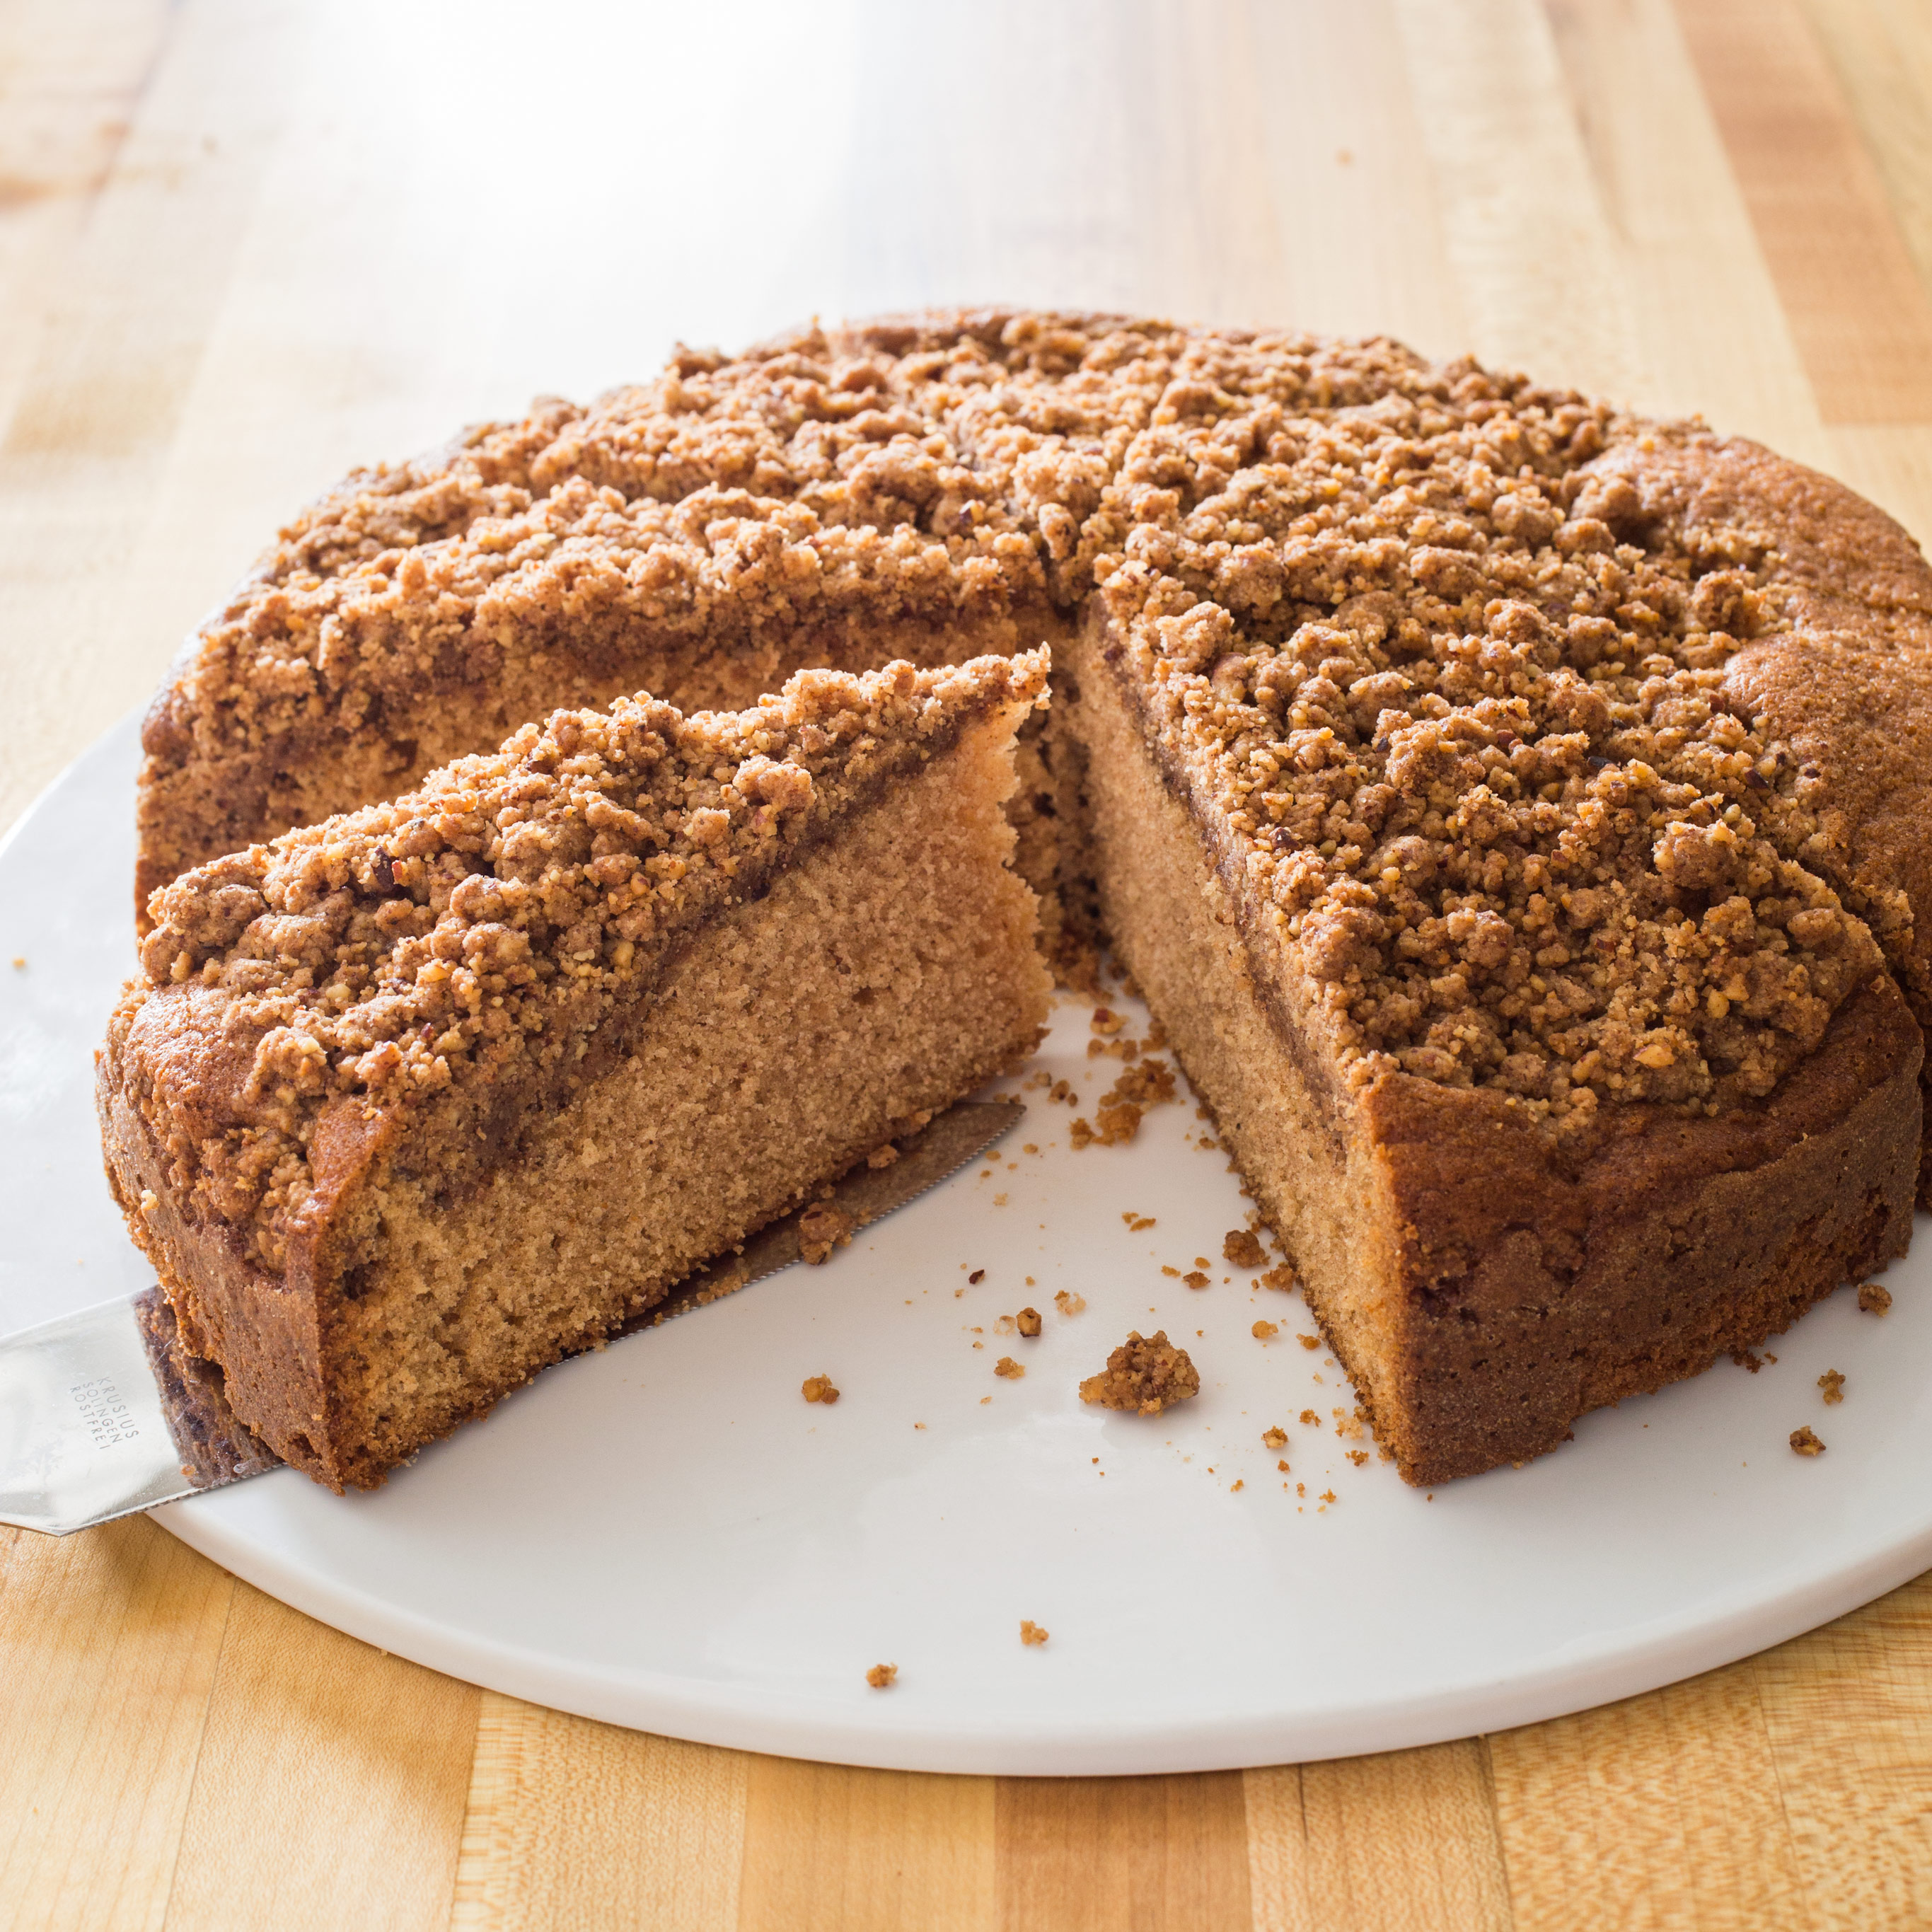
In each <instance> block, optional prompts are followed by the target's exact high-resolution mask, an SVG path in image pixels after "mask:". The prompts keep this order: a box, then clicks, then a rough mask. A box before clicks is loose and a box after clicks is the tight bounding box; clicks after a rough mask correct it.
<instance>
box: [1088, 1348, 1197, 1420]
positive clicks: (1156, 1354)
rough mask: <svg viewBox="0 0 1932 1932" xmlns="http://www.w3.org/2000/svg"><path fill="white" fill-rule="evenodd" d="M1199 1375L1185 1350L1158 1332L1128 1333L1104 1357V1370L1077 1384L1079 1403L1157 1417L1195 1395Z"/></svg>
mask: <svg viewBox="0 0 1932 1932" xmlns="http://www.w3.org/2000/svg"><path fill="white" fill-rule="evenodd" d="M1200 1390H1201V1376H1200V1373H1199V1370H1196V1367H1195V1366H1194V1364H1193V1362H1192V1361H1190V1360H1189V1358H1188V1354H1187V1350H1186V1349H1177V1348H1176V1347H1175V1346H1174V1344H1173V1343H1172V1342H1170V1341H1169V1340H1168V1339H1167V1331H1166V1329H1164V1328H1163V1329H1159V1330H1157V1331H1155V1333H1154V1334H1152V1335H1151V1336H1150V1335H1143V1334H1142V1333H1141V1332H1140V1331H1139V1329H1137V1328H1136V1329H1132V1330H1130V1331H1129V1332H1128V1335H1127V1340H1125V1341H1124V1342H1123V1343H1121V1346H1119V1347H1118V1349H1115V1351H1114V1352H1113V1353H1112V1355H1109V1357H1108V1358H1107V1366H1106V1368H1105V1369H1104V1370H1103V1371H1102V1372H1101V1373H1100V1374H1099V1375H1097V1376H1088V1378H1087V1379H1086V1380H1085V1382H1082V1384H1081V1385H1080V1400H1082V1402H1089V1403H1097V1404H1099V1405H1100V1406H1101V1407H1102V1408H1103V1409H1131V1410H1133V1411H1134V1412H1136V1413H1138V1414H1139V1415H1160V1412H1161V1411H1162V1410H1163V1409H1169V1408H1172V1406H1173V1405H1174V1404H1175V1403H1178V1402H1185V1401H1186V1400H1187V1399H1188V1397H1190V1396H1193V1395H1198V1394H1199V1393H1200Z"/></svg>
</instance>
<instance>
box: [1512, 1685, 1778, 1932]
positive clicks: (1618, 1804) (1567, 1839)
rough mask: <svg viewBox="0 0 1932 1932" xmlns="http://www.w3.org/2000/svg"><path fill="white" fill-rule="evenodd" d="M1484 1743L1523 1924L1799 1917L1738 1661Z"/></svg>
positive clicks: (1764, 1754)
mask: <svg viewBox="0 0 1932 1932" xmlns="http://www.w3.org/2000/svg"><path fill="white" fill-rule="evenodd" d="M1489 1750H1490V1764H1491V1766H1492V1772H1493V1781H1494V1784H1495V1790H1496V1816H1497V1820H1498V1826H1499V1831H1500V1832H1501V1835H1502V1846H1503V1852H1504V1858H1505V1862H1506V1864H1507V1865H1508V1871H1509V1876H1510V1888H1511V1899H1512V1903H1513V1905H1514V1915H1515V1920H1516V1924H1517V1926H1518V1927H1520V1928H1521V1932H1568V1928H1571V1927H1575V1928H1577V1932H1585V1928H1595V1927H1600V1926H1605V1925H1615V1926H1620V1927H1631V1928H1638V1927H1643V1928H1652V1927H1656V1928H1663V1927H1672V1926H1680V1925H1695V1926H1698V1927H1714V1928H1715V1927H1739V1928H1740V1932H1743V1928H1748V1927H1764V1928H1766V1932H1785V1928H1792V1932H1799V1929H1800V1928H1802V1927H1806V1926H1808V1925H1809V1924H1811V1923H1812V1920H1811V1916H1810V1908H1809V1904H1808V1899H1807V1897H1806V1894H1805V1887H1804V1886H1803V1885H1802V1883H1801V1882H1800V1878H1799V1869H1798V1864H1797V1860H1796V1855H1795V1852H1794V1850H1793V1846H1792V1843H1791V1841H1790V1834H1789V1832H1788V1831H1787V1828H1786V1821H1785V1817H1784V1811H1783V1809H1782V1808H1781V1805H1780V1804H1779V1802H1778V1781H1777V1778H1776V1775H1775V1772H1774V1770H1773V1768H1772V1757H1771V1745H1770V1739H1769V1733H1768V1732H1767V1730H1766V1724H1765V1719H1764V1714H1763V1710H1762V1709H1761V1708H1760V1700H1759V1697H1758V1695H1757V1686H1756V1684H1755V1682H1754V1679H1753V1677H1752V1675H1751V1666H1750V1665H1749V1664H1748V1663H1747V1664H1736V1665H1733V1666H1732V1667H1730V1669H1728V1670H1718V1671H1713V1672H1711V1673H1708V1674H1707V1675H1706V1676H1702V1677H1698V1678H1694V1679H1691V1681H1690V1682H1688V1683H1684V1684H1677V1685H1671V1686H1670V1688H1667V1689H1666V1690H1663V1691H1655V1692H1652V1693H1651V1694H1649V1695H1648V1696H1646V1697H1633V1698H1628V1699H1626V1700H1625V1701H1624V1702H1623V1703H1618V1704H1610V1705H1606V1706H1603V1707H1601V1709H1597V1710H1595V1711H1586V1712H1580V1713H1579V1714H1578V1715H1576V1716H1574V1717H1570V1718H1558V1719H1556V1720H1555V1721H1553V1722H1552V1723H1550V1724H1538V1725H1533V1726H1531V1727H1529V1728H1527V1729H1526V1730H1515V1731H1506V1732H1502V1733H1499V1734H1497V1735H1496V1736H1493V1737H1492V1738H1491V1739H1490V1740H1489Z"/></svg>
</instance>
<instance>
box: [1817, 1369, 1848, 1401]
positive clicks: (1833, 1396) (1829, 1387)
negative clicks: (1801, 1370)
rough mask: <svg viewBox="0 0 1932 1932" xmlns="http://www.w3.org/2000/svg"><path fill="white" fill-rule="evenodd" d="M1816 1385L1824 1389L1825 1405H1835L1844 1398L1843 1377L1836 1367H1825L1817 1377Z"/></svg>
mask: <svg viewBox="0 0 1932 1932" xmlns="http://www.w3.org/2000/svg"><path fill="white" fill-rule="evenodd" d="M1818 1386H1819V1388H1820V1389H1822V1390H1823V1391H1824V1394H1825V1401H1826V1405H1827V1406H1835V1405H1836V1404H1837V1403H1841V1402H1843V1400H1844V1399H1845V1379H1844V1377H1843V1376H1841V1374H1840V1373H1838V1370H1836V1369H1827V1370H1826V1371H1825V1373H1823V1375H1822V1376H1820V1377H1819V1378H1818Z"/></svg>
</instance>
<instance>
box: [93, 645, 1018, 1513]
mask: <svg viewBox="0 0 1932 1932" xmlns="http://www.w3.org/2000/svg"><path fill="white" fill-rule="evenodd" d="M1045 682H1046V655H1045V653H1044V652H1032V653H1028V654H1025V655H1019V656H1016V657H1013V658H981V659H978V660H976V661H974V662H972V663H971V664H968V665H965V666H964V667H959V668H955V669H945V670H931V669H928V670H916V669H915V668H914V667H913V666H911V665H910V664H896V665H894V666H892V667H888V668H887V669H886V670H883V671H881V672H877V673H871V674H868V675H866V676H860V677H854V676H849V675H846V674H844V673H837V672H830V671H814V672H806V673H800V674H799V676H796V677H794V678H793V679H792V680H791V681H790V682H789V683H788V684H787V685H786V687H785V688H784V691H783V693H782V694H781V695H779V696H778V697H771V698H767V699H766V700H763V701H762V702H761V703H760V704H758V705H757V706H756V707H754V708H753V709H749V710H746V711H744V712H738V713H721V712H708V713H700V714H698V715H694V716H688V717H687V716H685V715H683V714H682V713H681V712H679V711H677V710H676V709H673V707H672V706H669V705H667V704H664V703H660V702H658V701H656V700H652V699H650V698H648V697H640V698H637V699H626V700H622V701H620V702H619V703H616V705H614V706H612V707H611V708H610V711H609V712H608V713H607V714H606V713H604V712H595V711H580V712H559V713H557V714H556V715H554V716H553V717H552V718H550V720H549V721H548V722H547V724H543V725H541V726H538V725H529V726H526V727H524V728H523V730H521V731H520V732H519V733H517V735H516V736H514V738H512V739H511V740H510V741H509V742H508V744H507V745H505V747H504V748H503V749H502V751H499V752H498V753H496V754H493V755H491V756H486V757H467V758H463V759H460V760H457V761H456V762H455V763H452V765H450V766H449V767H447V768H446V769H443V770H442V771H439V772H434V773H432V774H431V776H430V777H429V778H428V780H427V781H425V783H424V784H422V787H421V788H420V789H419V790H416V791H415V792H413V793H410V794H408V795H407V796H404V797H402V798H400V799H396V800H395V801H393V802H390V803H389V804H386V805H374V806H371V807H368V808H365V809H363V810H361V811H356V812H354V813H351V814H347V815H346V816H344V817H338V818H335V819H332V820H329V821H328V822H326V823H323V824H322V825H319V826H313V827H310V828H308V829H303V830H299V831H296V832H290V833H289V834H287V835H285V836H284V837H282V838H280V839H278V840H277V841H275V842H274V843H273V844H269V845H258V846H255V847H251V849H250V850H248V851H246V852H244V853H240V854H238V855H236V856H231V857H229V858H226V859H220V860H219V861H217V862H214V863H213V864H211V865H204V866H202V867H201V868H199V869H197V870H195V871H190V872H189V873H187V874H184V875H183V876H182V877H180V878H179V879H178V880H176V881H175V883H173V885H172V886H170V887H169V888H168V889H167V890H166V892H165V893H164V894H163V895H162V896H161V897H160V898H159V899H157V901H156V904H155V910H156V919H155V923H154V929H153V930H152V931H151V933H150V934H149V935H148V938H147V940H146V941H145V945H144V947H143V949H142V965H143V969H144V974H143V977H141V978H140V979H138V980H136V981H134V982H133V983H130V986H129V988H128V989H127V992H126V994H125V995H124V998H123V1000H122V1001H121V1004H120V1006H119V1007H118V1010H117V1011H116V1013H115V1016H114V1019H113V1024H112V1027H111V1028H110V1034H109V1037H108V1041H107V1047H106V1049H105V1050H104V1052H103V1054H102V1055H101V1063H100V1071H99V1082H98V1088H99V1100H100V1109H101V1120H102V1128H103V1137H104V1148H105V1150H106V1154H107V1169H108V1175H109V1178H110V1182H111V1184H112V1185H113V1189H114V1192H115V1196H116V1198H117V1199H118V1201H119V1202H120V1204H121V1208H122V1209H123V1211H124V1213H125V1214H126V1215H127V1220H128V1223H129V1226H130V1229H132V1231H133V1235H134V1238H135V1239H136V1241H137V1242H138V1243H139V1244H140V1246H141V1247H142V1249H143V1250H144V1251H145V1253H147V1254H148V1256H149V1257H150V1258H151V1260H152V1261H153V1262H154V1265H155V1267H156V1268H157V1271H159V1273H160V1278H161V1281H162V1284H163V1286H164V1288H165V1289H166V1291H167V1294H168V1296H169V1301H171V1303H172V1305H173V1307H174V1309H175V1313H176V1315H177V1316H178V1319H179V1322H180V1324H181V1329H182V1332H183V1334H184V1338H185V1340H186V1341H187V1346H189V1348H190V1349H191V1350H193V1352H195V1353H196V1354H197V1355H202V1356H204V1357H205V1358H208V1360H210V1361H213V1362H214V1363H216V1364H219V1365H220V1368H221V1369H222V1370H223V1373H224V1376H225V1379H226V1396H227V1398H228V1400H229V1403H230V1404H231V1406H233V1409H234V1410H235V1412H236V1414H237V1415H239V1416H240V1417H241V1418H242V1420H243V1421H245V1422H246V1423H247V1424H248V1425H249V1427H251V1428H252V1429H254V1430H255V1431H256V1432H257V1433H258V1434H259V1435H260V1436H262V1437H263V1439H265V1440H266V1442H268V1443H269V1445H271V1446H272V1448H274V1449H275V1451H276V1452H277V1453H278V1454H280V1455H281V1456H282V1457H284V1458H285V1459H287V1460H288V1461H290V1462H291V1463H294V1464H296V1466H298V1467H299V1468H301V1469H305V1471H307V1472H308V1473H309V1474H310V1475H311V1476H314V1477H315V1478H317V1479H318V1480H320V1481H323V1482H325V1483H327V1484H331V1485H332V1486H333V1487H337V1488H338V1489H339V1488H341V1487H343V1486H344V1485H345V1484H353V1485H356V1486H359V1487H361V1486H368V1485H370V1484H374V1483H376V1482H378V1481H380V1479H381V1478H382V1477H383V1474H384V1472H386V1471H387V1470H388V1469H391V1468H392V1467H393V1466H395V1464H396V1463H398V1462H400V1461H401V1460H403V1459H404V1457H407V1456H409V1455H410V1454H412V1453H413V1451H416V1449H418V1448H421V1447H422V1445H424V1444H425V1443H426V1442H430V1441H431V1440H433V1439H435V1438H436V1437H438V1436H442V1435H444V1434H446V1433H448V1432H449V1430H452V1428H454V1427H455V1426H456V1425H457V1424H459V1423H460V1422H462V1421H463V1420H464V1419H465V1418H467V1417H469V1416H471V1415H475V1414H477V1413H478V1412H481V1411H482V1410H484V1409H487V1408H488V1407H489V1406H490V1404H491V1403H493V1402H494V1401H496V1400H497V1399H498V1398H499V1397H501V1396H502V1395H503V1394H505V1393H506V1392H507V1391H509V1390H511V1389H512V1388H515V1387H517V1385H519V1384H520V1383H521V1382H524V1381H525V1380H526V1379H528V1378H529V1376H531V1375H532V1374H533V1373H535V1371H536V1370H538V1369H540V1368H541V1367H544V1365H545V1364H547V1363H550V1362H552V1361H556V1359H557V1358H559V1356H560V1355H563V1354H565V1353H566V1352H570V1351H572V1350H574V1349H580V1348H582V1347H583V1346H586V1345H589V1344H592V1343H595V1342H596V1341H598V1340H599V1339H600V1338H601V1337H604V1335H606V1334H608V1333H609V1332H610V1331H611V1330H612V1329H613V1328H616V1327H617V1326H618V1325H620V1324H621V1323H622V1322H624V1321H625V1320H626V1319H629V1318H631V1317H632V1316H635V1315H636V1314H637V1313H639V1312H640V1311H641V1310H644V1309H646V1308H647V1307H649V1306H650V1305H651V1304H652V1303H653V1302H655V1301H658V1299H660V1298H662V1296H663V1295H664V1294H665V1293H666V1292H667V1291H668V1289H670V1287H671V1286H672V1285H673V1284H674V1283H676V1281H677V1280H679V1279H680V1278H681V1277H683V1276H684V1275H685V1274H688V1272H689V1271H691V1269H692V1268H694V1267H695V1266H696V1265H698V1264H699V1263H700V1262H703V1260H705V1259H706V1258H707V1257H709V1256H712V1255H714V1254H716V1253H718V1252H720V1251H721V1250H724V1249H726V1248H728V1247H730V1246H732V1245H733V1244H734V1243H736V1242H738V1241H742V1239H743V1238H745V1236H746V1235H748V1234H750V1233H751V1232H753V1231H754V1229H757V1228H758V1227H759V1226H761V1225H763V1223H766V1222H767V1221H769V1220H772V1219H773V1218H774V1217H776V1216H778V1215H779V1214H783V1213H784V1212H786V1211H787V1210H789V1209H790V1208H793V1207H794V1206H796V1205H798V1203H799V1202H800V1201H801V1200H802V1199H805V1198H806V1197H807V1196H808V1195H809V1194H810V1193H811V1190H813V1189H814V1187H816V1186H817V1185H818V1184H820V1183H822V1182H823V1181H826V1179H828V1178H831V1177H832V1176H834V1175H837V1174H838V1173H839V1172H842V1171H843V1170H844V1169H846V1168H847V1167H849V1166H851V1165H852V1164H853V1163H854V1162H855V1161H857V1160H862V1159H863V1158H864V1157H865V1156H866V1155H867V1154H869V1153H871V1151H874V1150H875V1149H877V1148H879V1147H880V1145H882V1144H883V1142H886V1141H887V1140H889V1139H891V1138H892V1137H893V1136H895V1135H896V1134H899V1133H904V1132H907V1131H909V1130H910V1129H911V1128H912V1127H914V1126H916V1124H919V1122H920V1121H922V1119H923V1118H926V1117H927V1116H928V1115H930V1114H931V1113H932V1112H934V1111H935V1110H937V1109H940V1108H943V1107H945V1106H949V1105H950V1104H951V1103H953V1101H954V1100H957V1099H959V1097H961V1096H962V1095H963V1094H966V1093H968V1092H970V1091H971V1090H972V1089H973V1088H974V1087H976V1086H977V1085H980V1083H982V1082H983V1081H985V1080H986V1079H989V1077H991V1076H993V1075H995V1074H996V1073H1000V1072H1001V1071H1003V1070H1006V1069H1008V1068H1010V1067H1013V1065H1015V1064H1017V1063H1018V1062H1019V1061H1020V1060H1022V1059H1023V1058H1025V1055H1027V1054H1028V1053H1029V1052H1031V1050H1032V1049H1033V1047H1034V1045H1035V1044H1036V1043H1037V1040H1038V1037H1039V1036H1040V1031H1041V1028H1042V1026H1043V1022H1044V1019H1045V1016H1046V1004H1047V996H1048V993H1049V981H1048V979H1047V977H1046V973H1045V971H1044V970H1043V968H1042V967H1041V965H1040V963H1039V961H1038V959H1037V953H1036V950H1035V936H1036V932H1037V916H1036V906H1035V900H1034V895H1033V893H1032V892H1031V890H1030V889H1028V887H1027V886H1025V884H1024V883H1022V881H1021V880H1019V877H1016V874H1015V873H1014V872H1013V869H1012V868H1011V865H1010V858H1011V855H1012V851H1013V842H1014V839H1013V831H1012V829H1011V828H1010V825H1009V824H1008V823H1007V820H1006V818H1005V817H1004V812H1003V806H1004V802H1005V799H1006V798H1007V794H1008V793H1010V791H1011V790H1012V788H1013V784H1014V766H1013V742H1014V739H1015V735H1016V731H1017V730H1018V728H1019V725H1020V724H1021V723H1022V720H1023V719H1024V718H1025V716H1026V715H1027V714H1028V712H1029V711H1031V709H1033V707H1034V705H1035V704H1036V703H1037V701H1038V700H1040V698H1041V696H1042V694H1043V691H1044V688H1045Z"/></svg>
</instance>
